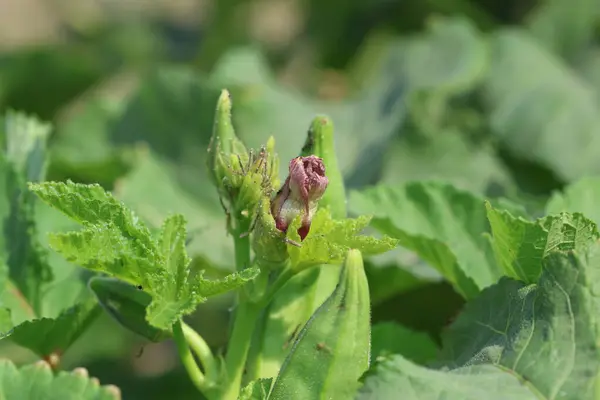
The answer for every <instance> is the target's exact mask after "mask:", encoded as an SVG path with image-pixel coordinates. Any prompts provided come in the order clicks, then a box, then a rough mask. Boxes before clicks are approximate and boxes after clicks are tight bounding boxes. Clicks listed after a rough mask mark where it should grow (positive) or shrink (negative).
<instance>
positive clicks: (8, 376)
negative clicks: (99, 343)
mask: <svg viewBox="0 0 600 400" xmlns="http://www.w3.org/2000/svg"><path fill="white" fill-rule="evenodd" d="M0 394H1V395H2V398H3V399H6V400H13V399H14V400H16V399H23V400H42V399H81V400H88V399H89V400H120V399H121V391H120V390H119V389H118V388H117V387H116V386H113V385H107V386H100V383H99V382H98V379H95V378H90V377H89V376H88V372H87V370H85V369H83V368H77V369H75V370H73V371H72V372H65V371H60V372H58V373H57V374H54V372H53V371H52V369H51V368H50V365H49V364H48V363H46V362H44V361H40V362H37V363H35V364H30V365H26V366H24V367H20V368H17V367H16V366H15V365H14V364H13V363H12V362H11V361H9V360H0Z"/></svg>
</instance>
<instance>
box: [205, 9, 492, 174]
mask: <svg viewBox="0 0 600 400" xmlns="http://www.w3.org/2000/svg"><path fill="white" fill-rule="evenodd" d="M429 28H430V30H429V31H428V32H427V33H426V34H424V35H422V36H419V37H416V38H411V39H410V40H406V41H399V42H398V43H394V44H393V45H391V46H390V47H389V48H388V49H387V50H386V51H385V54H384V56H383V57H381V59H376V60H370V65H371V66H372V71H371V74H369V76H368V77H364V79H362V81H363V87H364V89H363V90H361V91H360V92H359V93H357V95H356V96H353V97H352V98H350V99H349V100H345V101H343V102H338V103H335V104H332V103H330V102H324V101H319V100H317V99H312V98H309V97H306V96H302V95H301V94H299V93H296V92H294V91H292V90H289V89H287V88H285V87H283V86H280V85H278V84H276V82H275V80H274V79H273V77H272V76H271V74H270V72H269V70H268V67H267V64H266V62H265V60H264V59H262V57H261V56H260V55H259V53H258V52H256V51H253V50H252V49H238V50H235V51H231V52H230V53H228V54H226V55H225V56H224V57H222V59H221V60H220V61H219V63H218V65H217V67H216V68H215V72H214V73H213V75H212V76H211V81H212V82H214V83H215V84H217V86H220V87H227V88H229V89H230V90H231V92H232V94H233V100H234V111H233V119H234V123H235V124H236V125H237V129H236V132H238V134H239V135H240V136H241V137H242V138H243V139H244V140H246V141H247V142H248V143H249V144H250V145H251V146H252V147H256V146H258V145H260V144H261V143H263V142H264V141H265V139H266V137H267V135H269V134H273V135H274V136H275V138H276V141H277V143H279V145H278V149H277V151H278V153H279V155H280V158H281V160H283V161H284V162H282V163H281V174H282V175H284V174H285V172H286V171H285V170H284V169H285V166H286V163H285V160H290V159H292V158H293V157H295V156H296V155H297V154H298V152H299V151H300V149H301V148H302V145H303V141H304V138H305V135H306V125H307V123H308V121H310V120H312V119H313V117H314V116H315V115H316V114H326V115H328V116H330V117H331V119H332V121H333V123H334V124H335V127H336V132H337V133H336V136H337V137H338V138H344V140H338V141H337V142H336V153H337V154H343V157H340V160H339V161H340V163H339V164H340V165H339V166H340V168H341V170H342V172H343V173H344V175H345V176H346V178H347V179H348V180H349V181H350V183H351V185H352V186H358V185H362V184H366V183H369V182H372V181H373V179H374V178H375V177H376V176H377V174H378V173H379V171H380V169H381V158H380V157H379V154H380V153H381V152H382V151H383V150H385V148H386V146H387V144H388V142H389V140H390V139H391V137H392V135H394V134H395V133H396V131H397V130H398V128H399V127H400V125H401V123H402V122H403V120H404V114H405V106H404V102H405V101H406V98H407V96H408V95H409V93H411V92H412V91H416V90H425V89H431V88H435V89H436V90H440V91H444V92H446V93H457V92H464V91H466V90H468V89H471V88H472V87H473V86H474V85H475V84H476V83H477V82H478V81H479V80H480V79H481V78H482V77H483V72H484V69H485V66H486V63H487V53H486V47H485V43H484V42H483V40H482V39H481V38H479V37H478V36H477V35H476V31H475V29H474V28H473V26H472V25H471V24H470V23H469V22H468V21H467V20H465V19H438V20H436V21H434V23H432V24H431V25H430V27H429ZM365 132H369V134H368V135H365ZM282 143H285V144H286V146H285V147H283V146H282V145H281V144H282Z"/></svg>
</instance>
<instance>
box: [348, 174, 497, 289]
mask: <svg viewBox="0 0 600 400" xmlns="http://www.w3.org/2000/svg"><path fill="white" fill-rule="evenodd" d="M350 210H351V211H352V212H353V213H355V214H358V215H364V214H366V215H373V221H372V223H371V224H372V226H373V227H374V228H375V229H377V230H379V231H381V232H383V233H385V234H388V235H390V236H392V237H395V238H397V239H399V240H400V245H401V246H403V247H405V248H408V249H410V250H413V251H415V252H416V253H417V254H418V255H419V256H420V257H421V258H423V259H424V260H425V261H427V263H429V264H430V265H431V266H433V267H435V268H436V269H438V270H439V271H440V273H441V274H442V275H444V277H445V278H446V279H447V280H448V281H449V282H451V283H452V284H453V286H454V287H455V289H456V290H457V291H458V292H459V293H461V294H462V295H463V296H464V297H466V298H472V297H474V296H475V295H476V294H477V293H478V292H479V290H481V289H483V288H484V287H486V286H489V285H491V284H492V283H494V282H495V281H496V280H497V279H498V278H499V277H500V276H501V271H500V270H499V269H498V267H497V266H496V263H495V260H494V259H493V253H492V249H491V246H490V244H489V242H488V241H487V240H486V238H485V236H484V235H483V233H485V232H488V231H489V226H488V221H487V218H486V215H485V207H484V200H483V199H482V198H478V197H477V196H475V195H473V194H471V193H469V192H464V191H461V190H458V189H456V188H454V187H453V186H450V185H447V184H443V183H439V182H419V183H416V182H415V183H407V184H405V185H395V186H375V187H372V188H367V189H365V190H362V191H360V192H357V191H355V192H353V193H351V195H350Z"/></svg>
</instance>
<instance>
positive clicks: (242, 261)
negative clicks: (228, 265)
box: [233, 218, 250, 271]
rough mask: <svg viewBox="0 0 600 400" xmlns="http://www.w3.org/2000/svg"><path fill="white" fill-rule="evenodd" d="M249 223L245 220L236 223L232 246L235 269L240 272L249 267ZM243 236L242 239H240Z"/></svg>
mask: <svg viewBox="0 0 600 400" xmlns="http://www.w3.org/2000/svg"><path fill="white" fill-rule="evenodd" d="M249 229H250V221H249V220H248V219H247V218H244V219H242V220H238V221H237V227H236V229H235V230H234V238H233V244H234V249H235V268H236V269H237V270H238V271H241V270H242V269H244V268H248V267H249V266H250V235H248V230H249ZM240 236H243V237H240Z"/></svg>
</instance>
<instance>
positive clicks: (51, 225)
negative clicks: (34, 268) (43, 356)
mask: <svg viewBox="0 0 600 400" xmlns="http://www.w3.org/2000/svg"><path fill="white" fill-rule="evenodd" d="M35 224H36V227H37V240H38V241H39V242H40V244H41V245H42V246H44V248H45V249H46V256H47V260H48V265H50V267H51V268H52V275H53V277H54V280H53V281H52V282H48V283H47V284H46V285H45V286H44V297H43V302H42V310H41V314H40V315H39V316H40V317H50V318H55V317H56V316H58V315H59V314H60V313H61V312H62V311H63V310H65V309H67V308H70V307H72V306H73V305H74V304H76V303H77V302H79V301H85V300H86V298H87V297H90V296H91V293H90V292H89V290H88V288H87V286H86V282H85V279H86V277H87V276H86V274H88V271H86V270H84V269H81V268H79V267H78V266H77V265H74V264H72V263H70V262H68V261H67V260H65V258H64V257H62V256H61V255H60V254H58V253H57V252H55V251H52V250H51V249H50V244H49V235H48V232H66V231H70V230H74V229H77V227H78V224H77V223H76V222H75V221H73V220H71V219H69V218H68V217H67V216H65V215H64V214H62V213H61V212H60V211H58V210H56V209H54V208H52V207H50V206H48V205H47V204H45V203H42V202H37V204H36V207H35ZM88 275H89V274H88ZM13 312H14V310H13ZM14 322H15V323H17V321H14Z"/></svg>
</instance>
